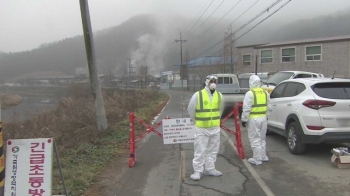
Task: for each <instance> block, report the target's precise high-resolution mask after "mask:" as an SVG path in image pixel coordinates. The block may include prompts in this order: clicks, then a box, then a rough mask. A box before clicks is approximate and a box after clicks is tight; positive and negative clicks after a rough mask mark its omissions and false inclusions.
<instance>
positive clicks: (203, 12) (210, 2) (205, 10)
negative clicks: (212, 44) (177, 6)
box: [184, 0, 214, 37]
mask: <svg viewBox="0 0 350 196" xmlns="http://www.w3.org/2000/svg"><path fill="white" fill-rule="evenodd" d="M213 2H214V0H212V1H211V2H210V4H209V5H208V7H207V9H205V11H204V12H203V13H202V15H201V16H200V17H199V18H198V19H197V21H196V22H195V23H194V24H193V25H192V27H191V28H190V30H188V31H187V32H186V33H185V34H184V37H185V36H186V35H187V34H188V33H189V32H190V31H191V30H192V28H193V27H194V26H195V25H196V24H197V22H198V21H199V20H200V19H201V18H202V16H203V15H204V13H205V12H206V11H207V10H208V9H209V7H210V6H211V4H212V3H213Z"/></svg>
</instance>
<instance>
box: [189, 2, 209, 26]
mask: <svg viewBox="0 0 350 196" xmlns="http://www.w3.org/2000/svg"><path fill="white" fill-rule="evenodd" d="M209 1H210V0H209ZM209 1H207V2H206V3H205V4H204V6H203V7H202V9H201V10H200V11H199V12H198V13H197V14H196V16H195V17H194V18H193V21H192V22H191V23H193V22H194V21H195V20H196V18H197V16H199V14H200V13H201V12H202V11H203V9H204V8H205V6H206V5H207V4H208V3H209ZM191 23H188V24H187V26H186V27H185V29H187V27H189V26H190V25H191Z"/></svg>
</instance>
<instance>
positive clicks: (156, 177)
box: [113, 91, 350, 196]
mask: <svg viewBox="0 0 350 196" xmlns="http://www.w3.org/2000/svg"><path fill="white" fill-rule="evenodd" d="M164 92H166V93H168V94H169V95H170V96H171V100H170V102H169V103H168V105H167V106H166V107H165V108H164V110H163V111H162V112H161V113H160V115H159V116H158V118H157V120H156V122H159V121H160V120H161V119H164V118H165V117H167V116H169V117H171V118H181V117H182V116H183V114H185V115H186V114H187V112H186V111H185V112H184V111H183V107H182V105H183V103H185V104H184V105H186V107H187V103H188V101H189V99H190V97H191V96H192V93H193V92H182V91H164ZM185 109H186V108H185ZM225 126H226V127H228V128H231V129H233V130H234V128H233V127H234V123H233V119H229V120H228V121H226V122H225ZM158 130H159V131H161V128H159V129H158ZM233 141H234V136H233V135H231V134H229V133H226V132H225V131H224V130H222V132H221V146H220V151H219V156H218V159H217V162H216V168H217V169H218V170H220V171H222V173H223V176H221V177H209V176H203V177H202V179H201V180H200V181H192V180H191V179H190V175H191V174H192V172H193V170H192V159H193V144H173V145H164V144H163V141H162V139H161V138H160V137H159V136H157V135H155V134H150V135H148V136H147V137H145V138H144V139H143V140H141V141H139V142H138V143H137V151H136V153H137V154H136V156H137V161H136V164H135V166H134V167H133V168H128V167H127V161H126V159H125V168H122V171H121V172H120V174H119V175H118V176H116V177H115V179H114V180H115V181H116V182H117V183H116V184H115V186H114V187H115V191H114V193H113V195H118V196H130V195H132V196H202V195H208V196H221V195H225V196H229V195H234V196H235V195H242V196H243V195H244V196H253V195H254V196H256V195H259V196H260V195H268V196H272V195H276V196H277V195H283V196H289V195H290V196H294V195H298V196H304V195H305V196H316V195H333V196H338V195H339V196H343V195H350V189H349V188H348V186H349V184H350V178H349V176H350V170H349V169H338V168H336V167H335V166H333V165H332V163H331V161H330V158H331V153H330V150H331V148H332V146H327V145H318V146H313V147H311V148H310V149H309V150H308V151H307V153H305V154H303V155H292V154H290V153H289V151H288V148H287V146H286V141H285V138H283V137H281V136H278V135H271V136H268V137H267V155H268V156H269V158H270V161H269V162H266V163H263V165H260V166H252V165H250V164H249V163H248V162H247V160H246V159H243V160H242V159H240V158H239V157H238V155H237V154H236V152H235V150H234V148H233V147H232V146H233ZM242 141H243V145H244V150H245V154H246V158H249V157H251V156H252V151H251V149H250V145H249V142H248V138H247V131H246V130H245V128H243V129H242ZM181 159H182V160H183V161H181ZM181 163H185V164H181ZM181 167H184V171H185V173H184V176H185V178H184V180H180V177H179V176H180V175H181V172H180V171H181Z"/></svg>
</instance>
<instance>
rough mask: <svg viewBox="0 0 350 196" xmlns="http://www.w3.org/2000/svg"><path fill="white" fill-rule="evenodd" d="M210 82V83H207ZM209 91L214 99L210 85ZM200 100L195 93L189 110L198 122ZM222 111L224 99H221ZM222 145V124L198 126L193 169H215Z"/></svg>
mask: <svg viewBox="0 0 350 196" xmlns="http://www.w3.org/2000/svg"><path fill="white" fill-rule="evenodd" d="M206 84H208V83H206ZM204 88H205V90H206V91H207V93H208V95H209V98H210V101H212V100H213V95H212V94H211V92H210V90H209V88H208V86H205V87H204ZM197 101H198V92H197V93H195V94H193V96H192V98H191V100H190V102H189V103H188V107H187V111H188V113H189V115H190V118H191V119H192V120H193V122H196V121H195V120H196V105H197ZM221 103H222V104H221V106H220V108H221V113H220V116H221V114H222V108H223V107H222V106H223V100H222V101H221ZM219 147H220V126H218V127H210V128H201V127H197V126H196V130H195V140H194V158H193V162H192V165H193V170H194V171H195V172H201V173H203V170H204V168H205V170H206V171H209V170H212V169H215V162H216V157H217V154H218V152H219Z"/></svg>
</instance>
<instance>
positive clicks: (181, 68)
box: [174, 33, 188, 90]
mask: <svg viewBox="0 0 350 196" xmlns="http://www.w3.org/2000/svg"><path fill="white" fill-rule="evenodd" d="M186 41H187V40H182V39H181V33H180V40H177V39H175V41H174V42H175V43H177V42H180V56H181V66H180V80H181V90H183V80H184V78H186V80H187V82H188V79H187V76H186V77H184V71H185V70H184V68H183V65H182V43H185V42H186Z"/></svg>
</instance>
